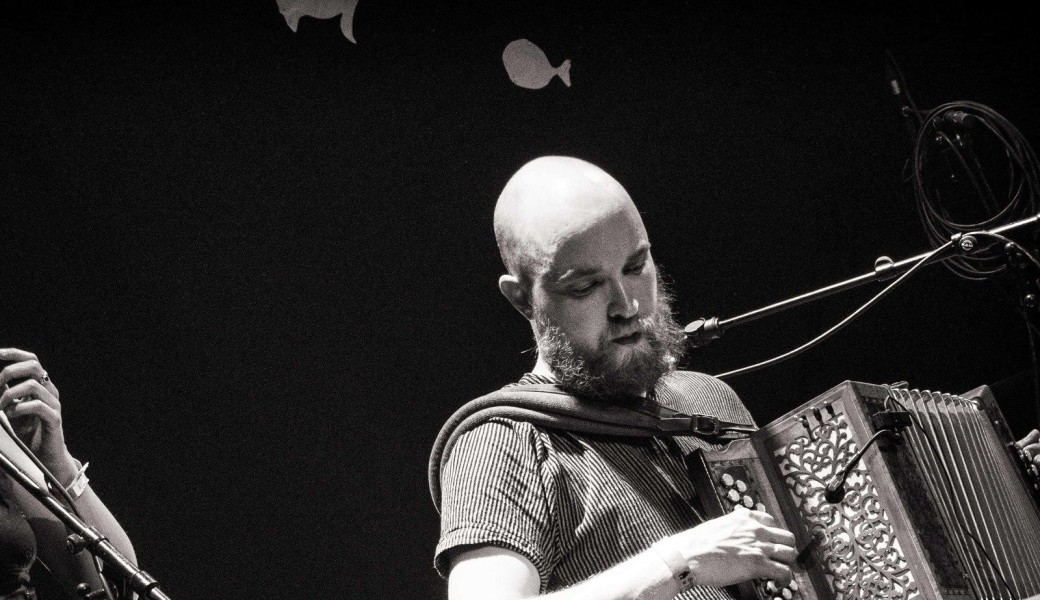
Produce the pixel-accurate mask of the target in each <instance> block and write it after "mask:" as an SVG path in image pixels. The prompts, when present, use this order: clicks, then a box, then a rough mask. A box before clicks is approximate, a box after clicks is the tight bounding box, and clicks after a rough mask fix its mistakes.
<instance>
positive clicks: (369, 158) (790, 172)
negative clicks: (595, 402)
mask: <svg viewBox="0 0 1040 600" xmlns="http://www.w3.org/2000/svg"><path fill="white" fill-rule="evenodd" d="M758 4H759V3H750V2H748V3H741V2H720V3H698V2H688V3H656V2H627V3H614V4H611V3H598V4H591V3H589V4H581V3H563V2H486V3H476V2H471V3H449V2H445V3H436V2H430V3H414V4H408V3H396V2H385V1H375V0H361V1H360V3H359V6H358V8H357V12H356V14H355V19H354V33H355V37H356V39H357V40H358V43H357V45H355V44H352V43H350V42H349V41H348V40H346V39H345V38H344V37H343V36H342V34H341V33H340V31H339V26H338V23H337V22H335V21H321V20H316V19H311V18H304V19H302V20H301V22H300V27H299V31H298V32H297V33H295V34H294V33H293V32H292V31H290V29H289V28H288V27H287V26H286V23H285V21H284V20H283V18H282V16H281V15H280V14H279V12H278V10H277V6H276V4H275V1H274V0H270V1H269V2H268V1H265V2H255V3H237V4H234V5H232V4H231V3H218V2H212V3H195V4H191V3H178V4H177V5H176V6H167V5H165V4H159V3H149V2H116V1H109V2H97V3H92V4H89V5H88V4H86V3H78V2H77V3H72V2H57V3H47V4H46V6H45V7H41V8H37V9H34V10H32V11H30V12H29V13H28V14H10V13H9V14H8V16H7V17H6V18H5V20H4V24H3V25H2V28H0V35H2V36H3V42H2V43H3V47H4V52H3V54H4V56H3V66H2V67H0V68H2V82H0V99H2V105H0V108H2V111H3V116H2V120H0V123H2V125H0V127H2V135H3V141H2V144H0V167H2V168H0V190H2V196H0V197H2V199H3V203H2V206H0V240H2V242H3V262H2V269H3V275H2V281H3V283H2V284H0V285H2V295H0V302H2V305H0V325H2V329H0V346H17V347H22V348H26V349H30V350H33V351H35V352H37V353H38V354H39V355H40V357H41V360H42V362H43V364H44V366H45V367H46V368H47V369H48V370H49V372H50V373H51V375H52V377H53V378H54V380H55V381H56V383H57V385H58V386H59V387H60V389H61V391H62V402H63V407H64V408H63V410H64V416H65V432H66V438H67V441H68V444H69V446H70V448H71V449H72V452H73V454H74V455H75V456H77V457H79V458H81V459H83V460H89V461H90V462H91V470H90V475H91V479H92V481H93V486H94V488H95V489H96V490H97V491H98V492H99V494H100V495H101V496H102V497H103V498H105V500H106V502H107V504H108V505H109V506H110V508H111V509H112V511H113V512H114V513H115V514H116V515H117V517H118V518H119V520H120V522H121V523H122V525H123V526H124V527H125V529H126V530H127V532H128V533H129V535H130V536H131V538H132V539H133V541H134V544H135V548H136V550H137V553H138V556H139V561H140V563H141V565H142V567H144V568H145V569H146V570H148V571H149V572H150V573H151V574H152V575H154V576H155V577H156V578H157V579H158V580H159V581H160V583H161V584H162V586H163V588H164V589H165V590H166V591H167V592H168V593H169V594H170V595H171V596H172V597H173V598H178V599H186V598H204V597H224V598H255V597H302V598H312V597H362V596H365V597H377V598H379V597H385V598H411V597H441V596H443V594H444V591H443V590H444V584H443V582H442V581H440V580H439V579H438V578H437V576H436V575H435V573H434V572H433V570H432V566H431V564H432V551H433V547H434V545H435V543H436V540H437V535H438V523H437V515H436V513H435V512H434V510H433V506H432V503H431V502H430V499H429V495H428V492H427V488H426V470H425V469H426V459H427V456H428V452H429V448H430V445H431V443H432V442H433V439H434V437H435V435H436V433H437V430H438V428H439V426H440V425H441V423H443V421H444V420H445V419H446V418H447V417H448V416H449V415H450V414H451V413H452V412H453V411H454V409H455V408H457V407H458V406H459V405H461V404H462V403H463V402H464V401H465V400H467V399H469V398H472V397H475V396H477V395H479V394H482V393H485V392H487V391H490V390H491V389H494V388H496V387H498V386H501V385H503V384H505V383H507V382H509V381H512V380H515V379H516V378H517V377H518V376H519V375H520V374H521V373H523V372H524V371H525V369H527V368H528V367H529V366H530V365H531V364H532V363H533V355H532V354H531V353H530V352H529V350H530V348H531V347H532V345H533V344H532V341H531V339H530V332H529V330H528V329H527V327H526V323H525V322H523V321H522V319H520V317H519V316H518V315H516V314H515V313H514V312H513V311H512V309H511V308H510V307H509V306H508V304H507V303H506V302H505V301H504V300H503V299H502V298H501V297H500V296H499V294H498V291H497V289H496V286H495V280H496V278H497V276H498V274H499V273H500V271H501V266H500V264H499V262H498V257H497V252H496V250H495V246H494V238H493V235H492V230H491V216H492V210H493V206H494V201H495V198H496V196H497V194H498V192H499V191H500V189H501V187H502V185H503V184H504V183H505V181H506V179H507V178H508V177H509V175H510V174H511V173H512V172H513V171H515V170H516V169H517V168H518V167H519V166H520V165H522V164H523V163H524V162H526V161H527V160H529V159H531V158H534V157H536V156H539V155H542V154H550V153H556V154H567V155H574V156H579V157H582V158H585V159H587V160H590V161H592V162H594V163H596V164H598V165H600V166H602V167H603V168H605V169H606V170H607V171H608V172H610V173H611V174H613V175H614V176H615V177H616V178H617V179H618V180H619V181H621V183H622V184H623V185H625V187H626V188H627V189H628V191H629V192H630V193H631V195H632V196H633V198H635V200H636V203H637V204H638V206H639V207H640V209H641V211H642V212H643V215H644V219H645V221H646V225H647V228H648V230H649V232H650V235H651V239H652V241H653V242H654V254H655V257H656V259H657V260H658V262H659V263H660V264H662V265H663V267H664V269H665V271H666V272H667V273H668V274H669V275H670V277H671V279H672V280H673V281H674V285H675V288H676V292H677V294H678V301H677V304H676V310H677V313H678V316H679V319H680V320H681V321H682V322H686V321H689V320H692V319H693V318H696V317H699V316H711V315H717V316H722V317H727V316H733V315H736V314H739V313H742V312H745V311H748V310H751V309H754V308H758V307H760V306H762V305H765V304H768V303H771V302H774V301H777V300H781V299H783V298H786V297H789V296H792V295H795V294H798V293H801V292H805V291H808V290H810V289H813V288H815V287H819V286H822V285H825V284H829V283H832V282H835V281H838V280H842V279H845V278H848V277H852V276H854V275H859V274H861V273H865V272H868V271H870V269H871V268H872V265H873V261H874V259H875V258H876V257H877V256H879V255H882V254H887V255H889V256H891V257H893V258H896V259H900V258H906V257H909V256H912V255H916V254H919V253H921V252H924V251H925V250H927V249H928V242H927V239H926V237H925V234H924V231H923V229H922V227H921V225H920V223H919V221H918V218H917V215H916V212H915V209H914V207H913V204H912V202H911V200H909V199H908V198H907V197H906V194H905V193H904V192H905V190H904V187H903V184H902V181H901V171H902V168H903V164H904V162H905V160H906V159H907V157H908V156H909V152H910V138H909V136H908V135H907V132H906V131H905V130H904V128H903V124H902V122H901V119H900V117H899V115H898V112H897V108H896V106H895V104H894V103H893V102H892V99H891V97H890V96H889V95H888V90H887V87H886V86H887V84H886V82H885V80H884V77H883V67H884V61H885V55H884V51H885V50H886V49H888V50H891V52H892V53H893V56H895V57H896V59H897V61H898V62H899V64H900V65H901V67H902V69H903V72H904V75H905V76H906V81H907V84H908V86H909V88H910V91H911V93H912V94H913V96H914V98H915V99H916V100H917V103H918V105H919V106H921V108H931V107H934V106H936V105H938V104H941V103H944V102H948V101H953V100H973V101H976V102H981V103H983V104H986V105H988V106H990V107H992V108H994V109H995V110H997V111H998V112H1000V113H1001V114H1002V115H1004V116H1005V117H1006V118H1007V119H1008V120H1010V121H1011V122H1012V123H1013V124H1014V125H1016V126H1017V127H1018V128H1019V129H1020V130H1021V131H1022V132H1023V134H1024V135H1025V136H1026V137H1027V138H1028V139H1029V140H1031V141H1032V142H1033V143H1034V145H1035V143H1036V138H1037V132H1038V129H1040V121H1038V119H1040V116H1038V114H1037V111H1036V100H1035V91H1036V87H1037V86H1036V85H1035V77H1036V75H1037V72H1038V70H1037V66H1038V59H1040V53H1038V48H1037V42H1036V41H1035V40H1036V36H1035V33H1034V32H1032V31H1030V30H1029V26H1028V24H1029V23H1030V22H1032V21H1033V19H1032V18H1031V17H1027V15H1026V14H1025V12H1024V11H1025V9H1024V8H1021V9H1015V10H1004V9H1002V7H1001V6H999V5H997V4H991V3H987V4H985V5H974V6H973V7H971V8H964V9H962V8H959V7H957V6H955V5H950V4H943V5H931V4H922V3H907V5H905V6H902V7H898V8H897V7H880V6H871V7H870V8H866V7H861V8H842V9H838V8H834V7H828V8H824V7H806V6H800V7H795V6H791V5H788V4H787V3H784V4H783V5H782V6H781V5H779V3H777V4H778V5H777V6H771V7H758V6H757V5H758ZM911 4H912V6H911ZM518 38H528V39H530V40H531V41H532V42H534V43H535V44H537V45H538V46H540V47H541V48H542V49H543V50H545V52H546V54H547V55H548V57H549V59H550V61H551V62H552V64H553V65H558V64H559V63H560V62H562V61H563V60H564V59H570V60H571V61H572V68H571V76H572V79H573V87H570V88H568V87H566V86H564V85H563V84H562V83H561V81H560V80H559V79H553V80H552V82H551V83H550V85H548V86H547V87H546V88H544V89H541V90H528V89H522V88H520V87H517V86H515V85H513V84H512V83H511V82H510V81H509V79H508V77H507V74H506V72H505V70H504V68H503V65H502V59H501V53H502V49H503V48H504V47H505V46H506V44H508V43H509V42H510V41H512V40H515V39H518ZM877 289H878V288H877V287H869V288H864V289H861V290H856V291H853V292H847V293H845V294H842V295H839V296H836V297H832V298H830V299H827V300H823V301H820V302H817V303H814V304H812V305H810V306H807V307H803V308H799V309H795V310H792V311H789V312H787V313H784V315H783V316H779V317H772V318H769V319H765V320H763V321H759V322H756V323H753V324H750V325H746V326H744V327H741V328H735V329H733V330H731V331H730V332H727V333H726V335H725V336H724V337H723V338H722V339H721V340H720V341H718V342H717V343H716V344H714V345H713V346H711V347H709V348H705V349H699V350H695V351H694V352H693V353H692V354H691V357H690V360H689V366H690V368H693V369H696V370H701V371H705V372H709V373H718V372H722V371H726V370H729V369H732V368H736V367H739V366H743V365H744V364H747V363H750V362H757V361H759V360H762V359H765V358H768V357H770V356H772V355H774V354H777V353H779V352H782V351H786V350H788V349H790V348H792V347H794V346H796V345H798V344H800V343H802V342H804V341H806V340H807V339H809V338H810V337H812V336H813V335H815V334H816V333H819V332H820V331H822V330H823V329H825V328H826V327H827V326H829V325H831V324H832V323H834V322H836V321H837V320H838V319H839V318H841V317H842V316H844V315H845V314H846V313H847V312H848V311H849V310H850V309H851V308H853V307H854V306H856V305H858V303H859V302H861V301H863V300H865V299H866V298H867V297H869V295H870V294H871V293H872V292H873V291H876V290H877ZM1031 369H1032V362H1031V359H1030V356H1029V351H1028V344H1027V337H1026V329H1025V326H1024V324H1023V321H1022V319H1021V318H1020V317H1019V316H1018V314H1017V313H1016V311H1015V305H1014V303H1013V302H1012V301H1011V300H1009V299H1008V298H1007V297H1006V295H1005V294H1004V293H1003V292H1002V291H1001V289H1000V288H999V287H998V286H996V285H995V284H994V283H993V282H983V283H974V282H968V281H965V280H961V279H958V278H956V277H955V276H954V275H952V274H951V273H949V272H948V271H947V270H945V269H944V268H942V267H940V266H932V267H929V268H927V269H925V270H924V271H923V272H922V273H921V274H920V275H919V276H917V277H915V278H914V279H912V280H911V281H910V282H909V283H907V284H906V285H905V286H904V287H902V288H901V289H899V290H897V291H896V292H895V293H894V294H893V295H892V296H890V297H889V298H888V299H887V300H885V301H884V302H882V303H881V304H880V305H878V306H877V307H876V308H875V309H873V310H871V311H870V312H869V313H867V315H866V316H865V317H863V318H862V319H860V320H858V321H856V322H855V323H853V324H852V325H850V326H849V327H848V328H846V329H844V330H843V331H842V332H840V333H839V334H838V335H837V336H835V337H834V338H832V339H831V340H830V341H828V342H826V343H824V344H822V345H821V346H819V347H817V348H815V349H813V350H811V351H809V352H807V353H805V354H804V355H802V356H800V357H798V358H795V359H793V360H791V361H789V362H786V363H784V364H782V365H780V366H777V367H773V368H770V369H767V370H764V371H760V372H757V373H754V374H750V375H746V376H741V377H736V378H733V379H731V380H730V383H731V385H733V386H734V387H735V388H736V390H737V391H738V392H739V393H740V394H741V396H742V397H743V398H744V399H745V401H746V403H747V404H748V405H749V407H750V408H751V409H752V411H753V412H754V413H755V414H756V416H757V417H758V420H759V422H761V423H765V422H768V421H770V420H771V419H773V418H775V417H777V416H779V415H780V414H782V413H784V412H786V411H787V410H789V409H791V408H793V407H795V406H797V405H798V404H801V403H802V402H805V401H807V400H809V399H811V398H812V397H814V396H816V395H817V394H819V393H821V392H823V391H824V390H826V389H828V388H830V387H832V386H834V385H836V384H838V383H840V382H841V381H843V380H846V379H853V380H860V381H868V382H873V383H886V382H893V381H897V380H907V381H909V382H910V383H911V385H912V386H914V387H919V388H927V389H940V390H943V391H951V392H962V391H966V390H968V389H970V388H973V387H975V386H978V385H982V384H990V385H993V386H994V387H995V388H996V389H997V390H998V399H999V400H1000V401H1001V403H1002V406H1003V408H1004V411H1005V414H1006V415H1007V416H1008V418H1009V420H1010V421H1011V422H1012V426H1013V427H1014V428H1015V430H1016V433H1018V434H1024V433H1025V432H1026V431H1028V429H1029V428H1031V427H1034V426H1035V424H1036V419H1035V416H1034V415H1035V411H1034V408H1033V400H1032V397H1031V395H1030V394H1031V387H1030V386H1031V383H1030V377H1031Z"/></svg>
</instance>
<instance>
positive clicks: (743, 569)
mask: <svg viewBox="0 0 1040 600" xmlns="http://www.w3.org/2000/svg"><path fill="white" fill-rule="evenodd" d="M667 540H668V541H667V543H670V544H674V546H673V547H674V548H675V549H676V550H678V551H679V553H680V554H682V556H683V558H685V559H686V560H687V562H688V563H689V565H690V568H691V569H692V571H693V574H694V581H696V582H697V584H698V585H709V586H717V587H724V586H727V585H732V584H735V583H740V582H743V581H748V580H751V579H759V578H768V579H772V580H774V581H776V583H777V585H779V586H781V587H782V586H785V585H787V584H788V583H790V582H791V579H792V578H793V574H792V573H791V565H792V564H794V560H795V557H796V556H797V552H796V551H795V549H794V545H795V538H794V534H792V533H791V532H790V531H787V530H786V529H781V528H779V527H777V526H776V520H775V519H774V518H773V517H771V516H770V515H768V514H767V513H764V512H760V511H751V510H747V509H745V508H743V507H738V508H737V509H736V510H735V511H734V512H732V513H730V514H728V515H726V516H724V517H719V518H717V519H712V520H710V521H706V522H704V523H701V524H700V525H698V526H696V527H694V528H692V529H687V530H686V531H683V532H681V533H677V534H675V535H673V536H671V537H670V538H667Z"/></svg>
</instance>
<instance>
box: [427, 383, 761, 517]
mask: <svg viewBox="0 0 1040 600" xmlns="http://www.w3.org/2000/svg"><path fill="white" fill-rule="evenodd" d="M495 417H499V418H507V419H512V420H514V421H525V422H528V423H532V424H534V425H538V426H540V427H547V428H551V429H561V430H564V431H574V432H578V433H592V434H600V435H614V436H620V437H654V436H678V435H693V436H697V437H700V438H703V439H706V440H708V441H711V442H713V443H720V442H725V441H727V440H729V439H733V438H734V437H743V436H745V435H747V434H750V433H752V432H754V431H755V427H754V426H753V425H748V424H745V423H730V422H727V421H720V420H719V419H717V418H715V417H712V416H710V415H688V414H684V413H681V412H678V411H676V410H672V409H670V408H668V407H667V406H663V405H661V404H657V403H656V402H653V401H651V400H644V401H640V402H638V403H637V404H633V405H632V406H622V405H619V404H609V403H605V402H597V401H590V400H582V399H581V398H578V397H576V396H572V395H571V394H569V393H567V392H565V391H564V390H562V389H561V388H560V387H559V386H556V385H544V384H539V385H514V386H510V387H507V388H503V389H501V390H498V391H496V392H492V393H490V394H487V395H484V396H481V397H479V398H477V399H475V400H472V401H470V402H468V403H467V404H465V405H463V406H462V407H461V408H460V409H459V410H457V411H455V414H453V415H452V416H451V417H450V418H449V419H448V421H447V422H446V423H445V424H444V426H443V427H441V430H440V433H438V434H437V439H436V441H435V442H434V444H433V451H432V452H431V454H430V464H429V484H430V495H431V496H432V497H433V504H434V506H435V507H436V508H437V510H438V512H439V511H440V500H441V490H440V472H441V467H443V466H444V463H446V462H447V461H448V457H449V456H450V455H451V450H452V447H454V445H455V442H456V441H458V438H459V437H460V436H461V435H462V434H464V433H466V432H467V431H469V430H471V429H473V428H474V427H476V426H477V425H480V424H481V423H484V422H485V421H487V420H489V419H492V418H495Z"/></svg>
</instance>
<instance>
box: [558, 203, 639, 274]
mask: <svg viewBox="0 0 1040 600" xmlns="http://www.w3.org/2000/svg"><path fill="white" fill-rule="evenodd" d="M649 248H650V242H649V240H648V239H647V235H646V229H645V228H644V227H643V222H642V219H641V218H640V217H639V213H638V212H636V211H635V210H631V211H629V210H616V211H613V212H611V213H610V214H606V215H602V216H601V217H600V218H598V219H595V220H592V221H589V222H587V223H585V225H584V226H582V227H575V228H573V229H570V230H567V232H566V234H565V235H560V236H559V237H556V238H554V239H552V240H549V241H547V242H546V243H545V244H544V245H542V246H541V247H540V250H541V256H540V257H539V258H540V259H541V260H540V261H539V262H540V263H541V267H542V269H541V270H542V271H543V273H544V274H545V275H546V276H547V277H550V278H559V277H562V276H564V275H568V274H570V275H571V276H576V275H580V274H581V273H582V272H590V273H591V272H596V271H600V270H603V269H605V268H610V266H611V265H614V264H615V263H619V262H622V263H623V262H628V261H629V260H631V259H633V258H637V257H638V256H639V255H640V254H645V252H646V251H647V250H649Z"/></svg>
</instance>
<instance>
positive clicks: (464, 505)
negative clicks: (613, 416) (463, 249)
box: [435, 156, 796, 600]
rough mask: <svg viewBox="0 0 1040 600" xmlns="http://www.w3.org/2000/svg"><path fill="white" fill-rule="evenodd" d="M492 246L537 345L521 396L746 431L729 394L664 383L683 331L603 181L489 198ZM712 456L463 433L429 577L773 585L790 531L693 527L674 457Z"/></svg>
mask: <svg viewBox="0 0 1040 600" xmlns="http://www.w3.org/2000/svg"><path fill="white" fill-rule="evenodd" d="M495 236H496V239H497V241H498V245H499V250H500V251H501V254H502V260H503V262H504V263H505V266H506V269H507V271H508V274H506V275H503V276H502V277H501V278H500V279H499V289H500V290H501V292H502V294H503V295H504V296H505V297H506V298H507V299H508V300H509V302H510V303H511V304H512V305H513V306H514V307H515V308H516V309H517V311H519V312H520V314H521V315H523V316H524V318H525V319H527V320H528V322H529V323H530V324H531V327H532V330H533V332H534V337H535V340H536V343H537V349H538V359H537V362H536V364H535V366H534V368H533V369H532V371H531V372H530V373H528V374H526V375H524V376H523V377H522V378H521V379H520V381H519V383H520V384H539V383H540V384H555V385H556V386H557V387H558V388H561V389H562V390H565V391H566V392H567V393H568V394H570V395H573V396H575V397H578V398H580V399H584V400H589V401H593V402H600V403H611V402H623V401H624V399H626V398H628V399H631V398H633V397H636V398H639V397H642V398H649V399H651V400H653V401H655V402H657V403H659V404H663V405H665V406H669V407H671V408H673V409H676V410H681V411H683V412H685V413H687V414H694V413H697V414H710V415H714V416H716V417H718V418H719V419H725V420H728V421H734V422H744V423H751V422H752V420H751V417H750V415H749V414H748V413H747V410H746V409H745V408H744V407H743V405H742V404H741V403H740V401H739V399H738V398H737V397H736V394H735V393H734V392H733V391H732V390H731V389H730V388H729V387H728V386H726V385H725V384H724V383H722V382H721V381H719V380H717V379H714V378H712V377H709V376H707V375H703V374H700V373H693V372H688V371H677V370H676V363H677V361H678V360H679V359H680V358H681V355H682V350H683V343H684V339H683V332H682V330H681V329H680V328H679V327H678V325H677V324H676V323H675V321H674V319H673V318H672V315H671V310H670V307H669V298H668V295H667V294H666V293H665V290H663V289H662V286H661V282H660V277H659V274H658V270H657V267H656V265H655V263H654V259H653V256H652V254H651V251H650V242H649V239H648V237H647V233H646V229H645V228H644V226H643V221H642V218H641V217H640V215H639V212H638V211H637V210H636V207H635V205H634V204H633V202H632V199H631V198H630V197H629V195H628V193H627V192H626V191H625V189H624V188H623V187H622V186H621V184H619V183H618V182H617V181H616V180H615V179H614V178H613V177H611V176H610V175H608V174H607V173H606V172H604V171H603V170H602V169H600V168H598V167H596V166H594V165H592V164H590V163H588V162H585V161H582V160H579V159H576V158H569V157H560V156H548V157H542V158H539V159H536V160H533V161H531V162H529V163H528V164H526V165H524V166H523V167H522V168H521V169H520V170H519V171H517V172H516V173H515V174H514V175H513V177H512V178H511V179H510V180H509V182H508V183H507V184H506V186H505V188H504V190H503V191H502V194H501V196H500V197H499V200H498V204H497V205H496V207H495ZM707 446H708V445H707V443H706V442H704V441H702V440H700V439H697V438H692V437H688V436H683V437H676V438H657V437H642V438H631V437H622V436H613V435H596V434H587V433H577V432H574V431H568V430H564V429H554V428H549V427H544V426H539V425H537V424H534V423H530V422H525V421H523V420H517V419H509V418H491V419H489V420H488V421H487V422H484V423H482V424H480V425H478V426H476V427H475V428H473V429H471V430H468V431H467V432H465V433H464V434H463V435H461V436H460V437H459V439H458V441H457V442H456V443H455V445H454V449H453V451H452V453H451V454H450V455H449V456H448V457H447V458H446V459H445V460H446V462H445V463H444V464H443V466H442V468H441V469H440V483H441V488H440V490H439V495H440V507H441V538H440V542H439V544H438V546H437V550H436V559H435V565H436V567H437V569H438V570H439V571H440V573H441V574H442V575H445V576H447V578H448V592H449V597H450V599H451V600H469V599H474V600H476V599H479V600H494V599H512V598H527V597H532V596H538V595H546V596H548V597H552V598H559V599H569V598H575V599H576V598H589V599H593V598H594V599H597V600H609V599H613V598H674V597H679V598H729V597H730V596H729V595H728V593H727V592H726V590H724V589H722V588H723V587H725V586H728V585H731V584H735V583H739V582H741V581H746V580H751V579H755V578H771V579H773V580H774V581H776V582H777V583H778V584H780V585H781V586H782V585H785V584H786V583H787V582H789V581H790V579H791V577H792V573H791V564H792V563H793V562H794V560H795V556H796V552H795V549H794V547H793V546H794V544H795V538H794V536H793V535H792V534H791V533H790V532H788V531H786V530H784V529H781V528H778V527H776V522H775V521H774V520H773V519H772V517H770V516H769V515H768V514H766V513H764V512H757V511H749V510H739V511H737V512H734V513H732V514H730V515H727V516H725V517H722V518H718V519H711V520H705V519H704V518H703V517H702V516H701V514H700V511H699V510H698V509H697V507H696V504H695V500H694V496H695V493H694V490H693V488H692V485H691V483H690V482H689V480H688V477H687V475H686V470H685V467H684V464H683V455H684V454H685V453H688V452H690V451H692V449H694V448H696V447H707ZM435 501H436V500H435Z"/></svg>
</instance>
